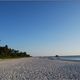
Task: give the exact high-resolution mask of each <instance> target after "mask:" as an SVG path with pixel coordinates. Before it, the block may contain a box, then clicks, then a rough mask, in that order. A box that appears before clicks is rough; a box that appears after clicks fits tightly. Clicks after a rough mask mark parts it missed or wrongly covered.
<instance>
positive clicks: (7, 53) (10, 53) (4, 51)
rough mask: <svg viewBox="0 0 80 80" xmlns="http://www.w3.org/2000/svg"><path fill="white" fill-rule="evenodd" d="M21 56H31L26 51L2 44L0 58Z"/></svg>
mask: <svg viewBox="0 0 80 80" xmlns="http://www.w3.org/2000/svg"><path fill="white" fill-rule="evenodd" d="M20 57H31V56H30V54H27V53H26V52H21V51H19V50H15V49H11V48H8V45H5V46H0V58H20Z"/></svg>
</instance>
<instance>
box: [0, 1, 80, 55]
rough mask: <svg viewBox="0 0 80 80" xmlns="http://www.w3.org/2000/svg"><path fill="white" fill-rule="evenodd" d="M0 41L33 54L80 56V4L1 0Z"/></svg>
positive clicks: (1, 43) (71, 2) (0, 43)
mask: <svg viewBox="0 0 80 80" xmlns="http://www.w3.org/2000/svg"><path fill="white" fill-rule="evenodd" d="M0 40H1V41H0V45H2V46H3V45H5V44H7V45H8V46H9V47H11V48H14V49H18V50H20V51H26V52H27V53H29V54H31V55H32V56H54V55H56V54H57V55H61V56H62V55H80V3H79V2H77V1H74V2H73V1H11V2H10V1H1V2H0Z"/></svg>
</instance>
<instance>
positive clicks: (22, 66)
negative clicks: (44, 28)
mask: <svg viewBox="0 0 80 80" xmlns="http://www.w3.org/2000/svg"><path fill="white" fill-rule="evenodd" d="M0 80H80V62H71V61H59V60H49V59H43V58H21V59H10V60H3V61H2V60H1V61H0Z"/></svg>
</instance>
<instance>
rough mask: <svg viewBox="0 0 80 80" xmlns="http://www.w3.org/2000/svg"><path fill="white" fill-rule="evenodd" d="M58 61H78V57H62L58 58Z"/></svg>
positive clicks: (79, 58)
mask: <svg viewBox="0 0 80 80" xmlns="http://www.w3.org/2000/svg"><path fill="white" fill-rule="evenodd" d="M60 59H62V60H75V61H80V56H64V57H60Z"/></svg>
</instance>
